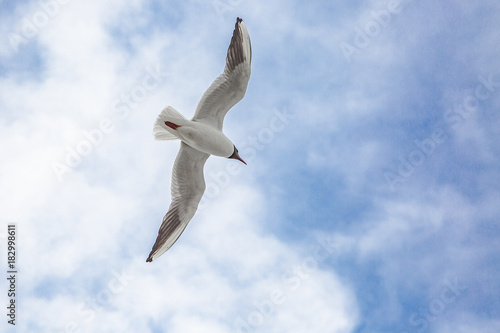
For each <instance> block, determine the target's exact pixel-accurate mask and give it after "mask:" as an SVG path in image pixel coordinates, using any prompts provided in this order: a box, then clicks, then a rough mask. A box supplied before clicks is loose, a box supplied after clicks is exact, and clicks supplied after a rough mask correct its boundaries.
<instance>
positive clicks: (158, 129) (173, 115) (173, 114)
mask: <svg viewBox="0 0 500 333" xmlns="http://www.w3.org/2000/svg"><path fill="white" fill-rule="evenodd" d="M176 119H181V120H186V117H184V116H183V115H182V114H180V113H179V112H178V111H177V110H175V109H174V108H173V107H171V106H167V107H166V108H164V109H163V111H162V112H161V113H160V115H159V116H158V118H156V122H155V125H154V127H153V135H154V137H155V140H176V139H178V137H177V136H176V135H175V134H173V133H171V132H170V131H171V129H170V128H168V126H167V125H165V122H166V121H171V122H172V121H173V122H175V120H176Z"/></svg>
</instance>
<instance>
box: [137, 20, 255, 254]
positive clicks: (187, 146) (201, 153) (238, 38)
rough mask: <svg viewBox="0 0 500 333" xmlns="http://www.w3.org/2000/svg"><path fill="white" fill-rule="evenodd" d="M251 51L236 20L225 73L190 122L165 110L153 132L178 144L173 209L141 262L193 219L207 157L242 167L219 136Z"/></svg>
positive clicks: (241, 90) (244, 80)
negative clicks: (228, 159)
mask: <svg viewBox="0 0 500 333" xmlns="http://www.w3.org/2000/svg"><path fill="white" fill-rule="evenodd" d="M251 60H252V48H251V45H250V36H249V35H248V31H247V28H246V26H245V23H243V20H242V19H241V18H239V17H238V18H237V19H236V24H235V26H234V31H233V36H232V38H231V43H230V44H229V48H228V50H227V56H226V66H225V68H224V72H223V73H222V74H221V75H220V76H219V77H218V78H217V79H215V81H214V82H213V83H212V84H211V85H210V87H209V88H208V90H207V91H206V92H205V93H204V94H203V96H202V97H201V100H200V102H199V103H198V106H197V107H196V111H195V113H194V117H193V118H192V119H191V120H188V119H186V118H185V117H184V116H183V115H182V114H180V113H179V112H177V111H176V110H175V109H174V108H173V107H171V106H167V107H166V108H165V109H164V110H163V111H162V112H161V113H160V115H159V116H158V118H157V119H156V122H155V124H154V128H153V134H154V137H155V139H156V140H176V139H180V140H181V148H180V150H179V153H178V154H177V157H176V159H175V163H174V167H173V170H172V186H171V196H172V203H171V204H170V207H169V209H168V212H167V214H165V217H163V222H162V224H161V226H160V230H159V231H158V237H157V238H156V242H155V243H154V245H153V249H152V250H151V253H150V254H149V257H148V259H147V260H146V262H152V261H153V260H156V259H157V258H158V257H159V256H161V255H162V254H163V253H165V252H166V251H167V250H168V249H169V248H170V247H171V246H172V245H173V244H174V243H175V241H177V239H178V238H179V236H180V235H181V234H182V232H183V231H184V229H185V228H186V226H187V224H188V223H189V221H190V220H191V219H192V218H193V216H194V214H195V213H196V210H197V209H198V204H199V203H200V200H201V197H202V196H203V192H205V179H204V176H203V167H204V165H205V162H206V161H207V159H208V157H209V156H210V155H215V156H221V157H227V158H231V159H236V160H239V161H241V162H242V163H244V164H246V163H245V161H243V159H242V158H241V157H240V155H239V154H238V149H236V147H235V145H234V144H233V143H232V142H231V140H229V139H228V138H227V137H226V136H225V135H224V133H222V123H223V121H224V116H225V115H226V113H227V112H228V111H229V109H231V108H232V107H233V106H234V105H235V104H236V103H238V102H239V101H241V99H242V98H243V96H245V92H246V90H247V86H248V80H249V79H250V72H251V70H250V63H251Z"/></svg>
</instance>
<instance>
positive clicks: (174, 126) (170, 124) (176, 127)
mask: <svg viewBox="0 0 500 333" xmlns="http://www.w3.org/2000/svg"><path fill="white" fill-rule="evenodd" d="M165 125H167V126H168V127H170V128H171V129H174V130H176V129H178V128H179V127H181V125H177V124H174V123H173V122H171V121H166V122H165Z"/></svg>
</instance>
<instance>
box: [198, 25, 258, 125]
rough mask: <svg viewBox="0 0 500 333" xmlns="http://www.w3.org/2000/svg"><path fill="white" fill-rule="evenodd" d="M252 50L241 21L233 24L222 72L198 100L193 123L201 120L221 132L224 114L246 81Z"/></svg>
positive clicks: (236, 99) (244, 88)
mask: <svg viewBox="0 0 500 333" xmlns="http://www.w3.org/2000/svg"><path fill="white" fill-rule="evenodd" d="M251 61H252V47H251V45H250V36H249V35H248V31H247V28H246V26H245V23H243V20H242V19H240V18H237V19H236V24H235V27H234V31H233V37H232V38H231V44H230V45H229V48H228V50H227V57H226V67H225V68H224V72H223V73H222V74H221V75H220V76H219V77H218V78H217V79H216V80H215V81H214V82H213V83H212V84H211V85H210V87H209V88H208V89H207V91H206V92H205V93H204V94H203V96H202V97H201V100H200V102H199V103H198V106H197V107H196V111H195V114H194V117H193V120H196V121H201V122H204V123H207V124H210V125H212V126H214V127H216V128H217V129H219V130H222V123H223V121H224V116H225V115H226V113H227V111H229V109H231V108H232V107H233V106H234V105H235V104H236V103H238V102H239V101H241V99H242V98H243V96H245V92H246V90H247V85H248V80H249V79H250V72H251V69H250V63H251Z"/></svg>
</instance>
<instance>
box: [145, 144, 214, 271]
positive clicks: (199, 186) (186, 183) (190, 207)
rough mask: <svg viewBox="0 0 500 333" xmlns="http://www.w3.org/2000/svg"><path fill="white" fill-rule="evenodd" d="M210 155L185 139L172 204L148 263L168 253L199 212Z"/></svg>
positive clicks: (177, 161)
mask: <svg viewBox="0 0 500 333" xmlns="http://www.w3.org/2000/svg"><path fill="white" fill-rule="evenodd" d="M209 156H210V155H209V154H205V153H202V152H200V151H198V150H196V149H194V148H191V147H190V146H188V145H187V144H185V143H184V142H181V149H180V150H179V153H178V154H177V158H176V159H175V163H174V168H173V171H172V190H171V191H172V203H171V204H170V207H169V209H168V212H167V214H166V215H165V217H164V218H163V222H162V224H161V226H160V230H159V231H158V237H157V238H156V242H155V244H154V245H153V249H152V250H151V253H150V254H149V257H148V259H147V260H146V261H147V262H151V261H153V260H155V259H156V258H158V257H159V256H161V255H162V254H163V253H165V252H166V251H167V250H168V249H169V248H170V247H171V246H172V245H173V244H174V243H175V241H176V240H177V239H178V238H179V236H180V235H181V234H182V232H183V231H184V229H185V228H186V226H187V224H188V223H189V221H191V219H192V218H193V216H194V214H195V213H196V209H197V208H198V204H199V203H200V200H201V197H202V196H203V192H205V179H204V177H203V167H204V165H205V162H206V161H207V158H208V157H209Z"/></svg>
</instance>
